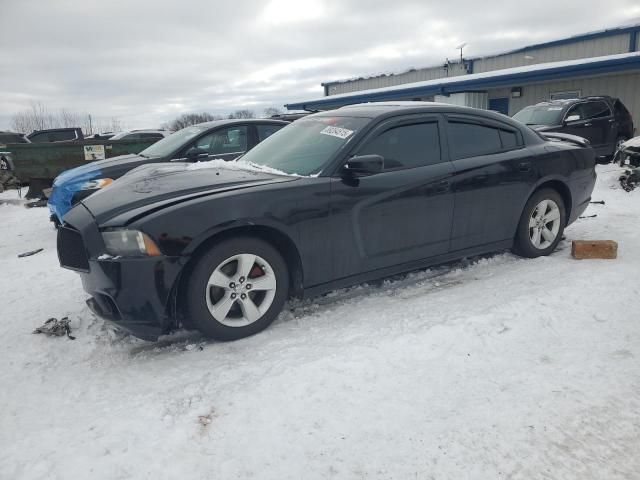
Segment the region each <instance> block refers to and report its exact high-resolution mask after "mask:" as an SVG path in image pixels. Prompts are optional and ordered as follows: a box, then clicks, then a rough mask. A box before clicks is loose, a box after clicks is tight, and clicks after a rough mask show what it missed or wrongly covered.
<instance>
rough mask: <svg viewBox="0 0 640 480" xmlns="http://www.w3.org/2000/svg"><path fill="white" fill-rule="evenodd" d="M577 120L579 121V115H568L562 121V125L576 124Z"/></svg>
mask: <svg viewBox="0 0 640 480" xmlns="http://www.w3.org/2000/svg"><path fill="white" fill-rule="evenodd" d="M578 120H580V115H569V116H568V117H567V118H565V119H564V123H571V122H577V121H578Z"/></svg>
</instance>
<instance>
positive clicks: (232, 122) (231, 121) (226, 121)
mask: <svg viewBox="0 0 640 480" xmlns="http://www.w3.org/2000/svg"><path fill="white" fill-rule="evenodd" d="M238 123H257V124H259V123H270V124H273V125H288V124H289V123H290V122H285V121H284V120H272V119H270V118H225V119H224V120H212V121H210V122H203V123H198V124H196V125H192V126H194V127H206V128H213V127H221V126H225V125H235V124H238ZM185 128H189V127H185Z"/></svg>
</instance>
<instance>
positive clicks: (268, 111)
mask: <svg viewBox="0 0 640 480" xmlns="http://www.w3.org/2000/svg"><path fill="white" fill-rule="evenodd" d="M282 113H283V112H282V110H280V109H279V108H278V107H268V108H265V109H264V111H263V112H262V114H263V116H264V118H269V117H273V116H274V115H282Z"/></svg>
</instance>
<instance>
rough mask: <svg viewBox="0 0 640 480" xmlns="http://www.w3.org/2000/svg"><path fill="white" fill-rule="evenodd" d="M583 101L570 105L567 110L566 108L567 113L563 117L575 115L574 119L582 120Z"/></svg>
mask: <svg viewBox="0 0 640 480" xmlns="http://www.w3.org/2000/svg"><path fill="white" fill-rule="evenodd" d="M583 107H584V103H578V104H577V105H574V106H573V107H571V108H570V109H569V110H567V114H566V115H565V117H564V118H565V119H566V118H569V117H572V116H577V117H578V118H577V119H574V120H573V121H575V120H584V108H583Z"/></svg>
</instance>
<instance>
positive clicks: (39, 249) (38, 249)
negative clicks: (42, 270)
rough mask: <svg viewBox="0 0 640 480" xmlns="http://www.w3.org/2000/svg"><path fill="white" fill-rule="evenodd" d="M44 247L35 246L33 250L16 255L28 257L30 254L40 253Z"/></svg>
mask: <svg viewBox="0 0 640 480" xmlns="http://www.w3.org/2000/svg"><path fill="white" fill-rule="evenodd" d="M43 250H44V248H37V249H35V250H31V251H29V252H24V253H21V254H19V255H18V258H24V257H30V256H31V255H35V254H36V253H40V252H41V251H43Z"/></svg>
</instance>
